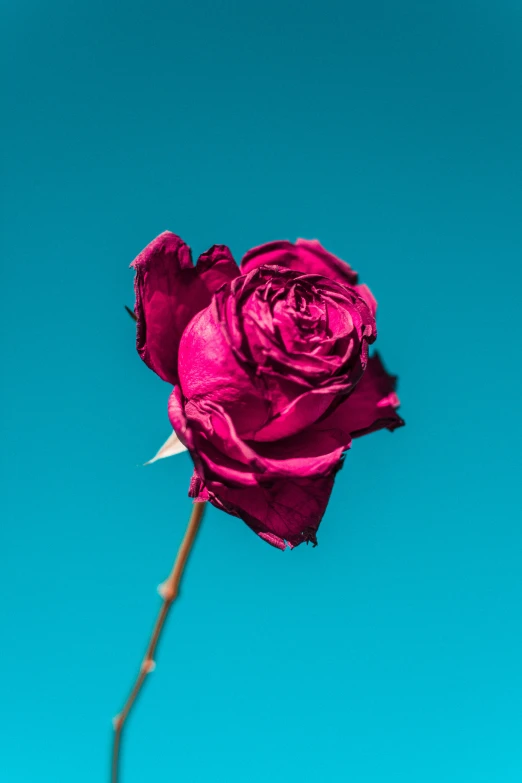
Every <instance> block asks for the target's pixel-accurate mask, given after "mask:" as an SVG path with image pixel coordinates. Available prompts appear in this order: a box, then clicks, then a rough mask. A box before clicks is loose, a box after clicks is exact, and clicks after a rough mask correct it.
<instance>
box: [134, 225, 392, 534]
mask: <svg viewBox="0 0 522 783" xmlns="http://www.w3.org/2000/svg"><path fill="white" fill-rule="evenodd" d="M133 266H134V268H135V270H136V278H135V291H136V306H135V312H136V316H137V319H138V321H137V348H138V351H139V353H140V356H141V357H142V359H143V360H144V361H145V362H146V363H147V364H148V366H149V367H151V369H153V370H154V371H155V372H156V373H157V374H158V375H159V376H160V377H161V378H163V379H164V380H166V381H168V382H169V383H171V384H173V385H174V390H173V392H172V394H171V396H170V400H169V417H170V420H171V423H172V426H173V428H174V430H175V431H176V433H177V435H178V437H179V438H180V440H181V441H182V442H183V443H184V444H185V445H186V446H187V448H188V449H189V451H190V454H191V455H192V458H193V461H194V465H195V471H194V476H193V478H192V482H191V487H190V492H189V494H190V495H191V497H195V498H198V499H199V500H210V502H211V503H212V504H213V505H215V506H216V507H217V508H220V509H222V510H224V511H226V512H228V513H229V514H232V515H234V516H238V517H241V519H243V520H244V521H245V522H246V523H247V524H248V525H249V526H250V527H251V528H252V529H253V530H254V531H255V532H256V533H258V535H259V536H261V538H264V539H265V540H266V541H268V542H269V543H270V544H273V545H274V546H277V547H279V548H281V549H284V548H285V546H286V545H288V546H290V547H294V546H297V545H298V544H300V543H302V542H303V541H307V542H308V541H312V542H313V543H314V544H315V543H317V541H316V531H317V528H318V527H319V523H320V521H321V518H322V516H323V514H324V511H325V509H326V506H327V503H328V500H329V497H330V494H331V491H332V487H333V482H334V478H335V475H336V473H337V471H338V470H339V469H340V467H341V465H342V459H343V454H344V452H345V451H346V449H348V448H349V447H350V443H351V440H352V438H354V437H357V436H359V435H365V434H367V433H369V432H373V431H374V430H377V429H381V428H383V427H386V428H387V429H389V430H393V429H395V428H396V427H399V426H401V425H402V424H403V423H404V422H403V421H402V419H401V418H400V417H399V416H398V415H397V413H396V408H397V407H398V405H399V400H398V398H397V395H396V394H395V391H394V388H395V378H394V377H392V376H390V375H388V374H387V373H386V371H385V370H384V367H383V365H382V363H381V360H380V358H379V357H378V356H377V355H374V356H373V357H372V358H368V346H369V345H370V344H371V343H373V342H374V341H375V338H376V336H377V332H376V326H375V310H376V302H375V299H374V298H373V296H372V294H371V292H370V290H369V289H368V288H367V287H366V286H364V285H357V274H356V273H355V272H354V271H353V270H352V269H351V268H350V267H349V266H348V264H346V263H345V262H343V261H341V260H340V259H338V258H336V257H335V256H333V255H332V254H331V253H328V252H327V251H326V250H325V249H324V248H323V247H321V245H320V244H319V243H318V242H315V241H305V240H298V241H297V243H296V244H295V245H293V244H291V243H290V242H272V243H270V244H267V245H262V246H261V247H258V248H254V249H253V250H250V251H249V252H248V253H247V254H246V255H245V257H244V258H243V260H242V262H241V265H240V269H238V267H237V266H236V264H235V262H234V260H233V258H232V255H231V253H230V251H229V250H228V248H226V247H225V246H222V245H217V246H214V247H212V248H211V249H210V250H209V251H208V252H207V253H204V254H203V255H202V256H200V258H199V259H198V261H197V264H196V266H195V267H194V266H193V264H192V259H191V253H190V249H189V248H188V246H187V245H185V243H184V242H183V241H182V240H181V239H180V238H179V237H177V236H175V235H174V234H171V233H169V232H165V233H164V234H161V235H160V236H159V237H157V238H156V239H155V240H154V241H153V242H151V244H150V245H148V246H147V247H146V248H145V250H143V252H142V253H140V255H139V256H138V257H137V258H136V259H135V261H134V262H133Z"/></svg>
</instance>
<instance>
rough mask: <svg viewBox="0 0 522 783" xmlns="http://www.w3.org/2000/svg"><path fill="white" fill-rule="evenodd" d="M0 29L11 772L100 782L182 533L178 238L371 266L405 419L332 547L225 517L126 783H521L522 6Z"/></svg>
mask: <svg viewBox="0 0 522 783" xmlns="http://www.w3.org/2000/svg"><path fill="white" fill-rule="evenodd" d="M1 15H2V24H1V25H0V27H1V32H0V44H1V46H0V57H1V62H2V72H3V74H4V79H3V87H2V96H3V97H2V109H3V112H2V114H3V119H2V131H1V132H2V137H3V143H2V180H3V186H2V204H1V223H2V229H1V262H2V268H3V272H2V374H3V381H2V391H1V393H2V402H1V410H2V517H3V520H4V521H3V523H2V533H1V539H2V540H1V570H0V583H1V584H0V594H1V596H2V606H3V608H2V620H1V625H0V633H1V636H2V650H1V659H2V665H1V669H2V682H1V698H0V701H1V705H2V706H1V718H0V744H1V748H0V758H1V761H0V769H1V772H0V779H1V780H2V783H4V782H5V783H40V781H43V782H44V783H46V782H47V781H51V782H52V783H71V782H74V783H93V782H94V781H104V780H108V760H109V747H110V740H111V717H112V715H114V714H115V713H116V712H117V711H118V710H119V708H120V707H121V705H122V702H123V699H124V697H125V695H126V693H127V690H128V688H129V687H130V684H131V681H132V678H133V677H134V675H135V672H136V669H137V666H138V663H139V660H140V657H141V655H142V652H143V650H144V646H145V641H146V638H147V635H148V633H149V630H150V627H151V624H152V621H153V618H154V617H155V614H156V611H157V609H158V604H159V599H158V597H157V595H156V593H155V590H156V585H157V584H158V583H159V582H160V581H162V579H163V578H164V577H165V576H166V575H167V573H168V571H169V569H170V565H171V561H172V559H173V557H174V554H175V551H176V549H177V546H178V543H179V541H180V539H181V536H182V533H183V530H184V528H185V524H186V520H187V517H188V513H189V510H190V503H189V500H188V499H187V496H186V494H187V486H188V480H189V475H190V470H191V467H190V461H189V458H188V457H187V455H182V456H180V457H177V458H174V459H171V460H167V461H165V462H164V463H160V464H157V465H154V466H151V467H143V466H142V463H143V462H144V461H145V460H146V459H148V458H149V457H151V456H152V455H153V453H154V452H155V450H156V449H157V447H158V446H159V445H160V444H161V443H162V442H163V441H164V439H165V438H166V437H167V435H168V434H169V424H168V419H167V412H166V411H167V409H166V405H167V398H168V394H169V388H168V386H167V385H166V384H163V383H162V382H161V381H160V380H159V379H158V378H157V377H156V376H155V375H154V374H153V373H151V372H150V371H149V370H148V369H147V368H146V367H145V365H143V364H142V363H141V361H140V360H139V358H138V356H137V354H136V353H135V349H134V329H133V326H132V324H131V322H130V320H129V318H128V316H127V315H126V314H125V312H124V310H123V305H124V304H129V305H132V303H133V293H132V272H131V271H130V270H129V269H128V266H129V263H130V262H131V260H132V259H133V258H134V256H135V255H136V254H137V253H138V252H139V251H140V250H141V249H142V248H143V247H144V246H145V245H146V244H147V243H148V242H149V241H150V240H151V239H152V238H153V237H154V236H156V235H157V234H158V233H160V232H161V231H163V230H165V229H171V230H173V231H175V232H176V233H179V234H180V235H181V236H182V237H183V238H184V239H185V240H186V241H187V242H188V243H189V244H190V245H191V246H192V247H193V249H194V251H195V253H196V254H198V253H200V252H202V251H204V250H206V249H207V248H208V247H209V246H210V245H212V244H214V243H226V244H228V245H229V246H230V247H231V249H232V251H233V253H234V256H235V257H236V259H239V258H240V257H241V255H242V254H243V253H244V252H245V251H246V250H247V249H248V248H249V247H251V246H253V245H256V244H259V243H262V242H265V241H269V240H273V239H277V238H287V239H291V240H294V239H295V238H296V237H298V236H304V237H307V238H318V239H319V240H320V241H321V242H322V243H323V244H324V245H325V246H326V247H327V248H328V249H330V250H332V251H333V252H334V253H337V254H338V255H340V256H341V257H343V258H345V259H346V260H348V261H350V263H352V265H353V266H354V267H355V268H356V269H358V271H359V272H360V274H361V279H362V280H363V281H364V282H367V283H368V284H369V285H370V287H371V288H372V290H373V291H374V293H375V294H376V297H377V299H378V301H379V312H378V324H379V329H380V334H379V339H378V343H377V347H378V348H379V350H380V351H381V353H382V355H383V358H384V360H385V362H386V365H387V367H388V369H389V370H390V371H392V372H395V373H398V374H399V376H400V385H399V394H400V397H401V401H402V408H401V413H402V415H403V416H404V418H405V419H406V422H407V426H406V427H405V428H404V429H402V430H398V431H397V432H395V433H394V434H393V435H390V434H389V433H387V432H381V433H377V434H374V435H371V436H369V437H367V438H363V439H361V440H358V441H356V442H355V443H354V445H353V448H352V450H351V451H350V453H349V454H348V456H347V459H346V464H345V468H344V470H343V471H342V473H340V474H339V477H338V480H337V484H336V488H335V491H334V494H333V497H332V501H331V503H330V506H329V508H328V511H327V514H326V516H325V518H324V521H323V524H322V526H321V528H320V534H319V546H318V547H317V548H316V549H312V548H311V547H306V546H302V547H300V548H298V549H297V550H295V551H293V552H285V553H281V552H279V551H278V550H275V549H272V548H271V547H270V546H268V545H266V544H265V543H263V542H262V541H260V540H258V539H257V538H256V537H255V536H254V535H253V534H252V533H251V532H250V530H249V529H248V528H247V527H246V526H245V525H244V524H243V523H241V522H240V521H238V520H236V519H233V518H230V517H227V516H225V515H224V514H221V513H220V512H218V511H216V510H214V509H210V510H209V513H208V516H207V518H206V520H205V522H204V526H203V529H202V532H201V536H200V538H199V539H198V541H197V545H196V549H195V552H194V557H193V559H192V560H191V561H190V564H189V567H188V570H187V573H186V579H185V582H184V584H183V591H182V600H180V602H179V604H177V605H176V607H175V610H174V612H173V615H172V617H171V618H170V622H169V625H168V629H167V632H166V634H165V638H164V640H163V643H162V646H161V649H160V652H159V656H158V668H157V670H156V672H155V673H154V674H153V675H152V676H151V678H150V680H149V682H148V684H147V687H146V691H145V693H144V695H143V700H142V701H141V702H140V704H139V707H138V709H137V710H136V712H135V714H134V715H133V716H132V719H131V722H130V723H129V727H128V733H127V735H126V742H125V748H124V759H123V761H124V763H123V770H122V771H123V775H122V783H145V782H146V783H155V782H156V781H158V782H159V781H180V782H181V781H186V782H187V783H208V782H209V781H227V783H234V781H252V782H253V783H265V781H271V783H280V782H281V783H283V782H284V783H298V782H299V783H301V782H302V783H307V781H314V782H315V781H318V782H319V783H320V782H322V781H326V783H329V782H332V783H337V782H339V783H341V782H342V783H344V782H345V781H350V782H351V783H391V782H392V781H393V782H394V781H397V782H398V783H450V782H451V783H462V781H472V782H473V783H492V781H495V782H496V781H499V783H515V781H516V782H517V783H518V781H520V780H521V779H522V742H521V729H522V713H521V704H522V667H521V661H522V627H521V622H520V609H521V599H522V584H521V576H520V574H521V568H520V566H521V556H522V533H521V524H520V523H521V518H522V515H521V514H520V510H521V502H520V501H521V498H520V481H519V479H520V475H519V471H520V443H521V426H520V384H521V380H522V375H521V371H520V345H521V340H520V338H521V334H520V307H521V293H520V292H521V272H520V261H521V250H522V233H521V215H522V145H521V138H522V103H521V95H522V93H521V88H522V46H521V40H522V35H521V31H522V10H521V6H520V4H519V3H517V2H514V0H513V1H510V2H507V0H501V1H500V2H497V3H496V4H493V3H490V2H488V3H486V2H484V1H479V2H448V1H447V0H439V1H438V2H433V3H418V2H413V0H406V1H404V2H399V3H386V2H383V0H380V1H379V0H373V1H372V0H370V2H366V3H353V2H332V0H322V2H312V3H311V2H302V0H300V2H297V0H295V2H289V0H278V2H263V3H260V2H257V0H256V1H254V2H253V1H252V0H249V1H248V2H224V1H219V0H212V2H211V1H210V0H208V1H207V2H197V3H196V2H195V3H181V2H159V1H158V0H149V1H148V2H135V1H131V2H126V3H116V2H114V0H104V2H101V0H89V2H86V0H75V2H72V3H71V2H63V1H62V2H58V1H56V0H55V1H54V2H50V3H43V2H36V1H35V0H32V2H21V1H20V0H16V2H15V1H14V0H10V2H7V3H6V2H5V0H4V3H3V4H2V12H1ZM517 357H518V358H517Z"/></svg>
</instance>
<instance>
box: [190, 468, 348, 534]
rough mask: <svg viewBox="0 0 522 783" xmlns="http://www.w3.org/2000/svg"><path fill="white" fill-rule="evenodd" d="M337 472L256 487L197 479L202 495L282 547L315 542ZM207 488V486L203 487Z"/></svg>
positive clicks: (199, 491)
mask: <svg viewBox="0 0 522 783" xmlns="http://www.w3.org/2000/svg"><path fill="white" fill-rule="evenodd" d="M334 479H335V472H332V473H330V474H329V475H327V476H316V477H310V478H305V479H299V478H285V479H277V480H275V481H273V482H270V483H259V484H257V485H255V486H252V487H229V486H225V485H223V484H219V483H218V482H215V481H205V482H204V483H203V482H200V483H199V484H198V482H197V481H196V482H194V483H193V487H195V486H196V485H197V486H198V494H199V497H200V498H207V497H208V499H209V500H210V502H211V503H212V505H214V506H216V508H219V509H221V510H222V511H225V512H227V513H228V514H231V515H232V516H236V517H240V518H241V519H242V520H243V521H244V522H246V523H247V525H248V526H249V527H250V528H251V529H252V530H253V531H254V532H255V533H257V534H258V535H259V536H260V537H261V538H262V539H264V540H265V541H267V542H268V543H269V544H271V545H272V546H275V547H277V548H278V549H284V548H285V546H286V545H288V546H290V547H291V548H293V547H295V546H298V544H302V543H303V542H305V541H306V542H309V541H311V542H312V543H313V544H314V545H315V544H317V537H316V533H317V529H318V527H319V524H320V522H321V519H322V518H323V515H324V512H325V510H326V506H327V505H328V501H329V499H330V495H331V492H332V488H333V484H334ZM203 487H204V489H202V488H203Z"/></svg>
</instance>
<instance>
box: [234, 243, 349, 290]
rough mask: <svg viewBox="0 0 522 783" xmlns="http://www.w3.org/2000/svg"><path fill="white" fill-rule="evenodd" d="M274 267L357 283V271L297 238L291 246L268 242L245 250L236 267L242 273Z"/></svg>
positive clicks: (319, 247)
mask: <svg viewBox="0 0 522 783" xmlns="http://www.w3.org/2000/svg"><path fill="white" fill-rule="evenodd" d="M266 264H277V265H278V266H283V267H285V268H286V269H293V270H295V271H296V272H305V273H307V274H314V275H322V276H323V277H328V278H329V279H330V280H335V281H336V282H338V283H342V284H344V285H347V284H348V285H351V286H353V285H355V283H357V272H355V271H354V270H353V269H352V268H351V267H350V266H349V264H347V263H346V262H345V261H342V260H341V259H340V258H337V256H334V255H333V253H329V252H328V250H325V248H324V247H323V246H322V245H321V243H320V242H318V241H317V240H315V239H298V240H297V242H296V243H295V245H293V244H292V243H291V242H287V241H286V240H281V241H278V242H269V243H267V244H265V245H260V246H259V247H254V248H252V250H249V251H248V252H247V253H246V254H245V256H244V257H243V259H242V261H241V264H240V267H241V272H242V273H243V274H246V273H247V272H251V271H252V270H253V269H256V268H257V267H259V266H264V265H266Z"/></svg>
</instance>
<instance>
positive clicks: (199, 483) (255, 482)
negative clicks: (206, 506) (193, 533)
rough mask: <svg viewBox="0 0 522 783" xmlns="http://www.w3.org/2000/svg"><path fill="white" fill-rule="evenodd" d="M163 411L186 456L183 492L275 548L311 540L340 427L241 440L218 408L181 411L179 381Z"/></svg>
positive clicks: (336, 459) (338, 457)
mask: <svg viewBox="0 0 522 783" xmlns="http://www.w3.org/2000/svg"><path fill="white" fill-rule="evenodd" d="M169 416H170V420H171V422H172V425H173V426H174V427H175V429H176V432H177V433H178V435H179V437H180V439H181V440H182V441H183V442H184V443H186V445H187V446H188V448H189V450H190V452H191V455H192V458H193V460H194V464H195V468H196V470H195V473H194V476H193V479H192V482H191V486H190V491H189V494H190V496H191V497H193V498H196V499H198V500H210V501H211V502H212V503H213V505H215V506H216V507H217V508H219V509H221V510H223V511H226V512H227V513H229V514H232V515H233V516H237V517H240V518H241V519H243V520H244V521H245V522H246V523H247V524H248V525H249V526H250V527H251V528H252V530H254V531H255V532H256V533H258V534H259V535H260V536H261V538H263V539H264V540H266V541H268V543H270V544H272V545H273V546H277V547H279V548H281V549H284V548H285V546H286V543H288V545H289V546H297V545H298V544H300V543H302V542H303V541H312V542H313V543H316V537H315V535H316V531H317V528H318V527H319V523H320V521H321V518H322V516H323V514H324V511H325V509H326V506H327V503H328V500H329V497H330V493H331V491H332V487H333V482H334V477H335V474H336V473H337V471H338V469H339V467H340V466H341V464H342V454H343V451H344V450H345V449H347V448H348V447H349V445H350V437H349V436H346V435H345V433H344V432H343V431H342V430H341V429H338V430H335V429H332V428H331V427H330V428H327V429H325V431H324V432H317V433H315V434H314V436H313V438H310V437H308V438H307V437H306V434H305V433H301V434H300V435H297V436H295V437H293V438H287V439H286V440H280V441H278V442H276V443H270V444H268V443H267V444H253V443H252V442H250V443H247V442H245V441H242V440H241V439H240V438H239V437H238V436H237V433H236V431H235V429H234V426H233V423H232V421H231V419H230V417H229V416H228V415H227V414H226V413H225V411H224V410H223V409H222V408H221V407H220V406H217V405H208V404H201V405H197V404H196V405H195V404H194V403H188V405H187V409H186V411H185V410H184V406H183V399H182V395H181V391H180V389H179V387H176V388H175V389H174V391H173V392H172V394H171V397H170V400H169ZM254 445H256V449H255V450H254V448H253V447H254ZM257 447H259V448H257Z"/></svg>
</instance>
